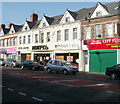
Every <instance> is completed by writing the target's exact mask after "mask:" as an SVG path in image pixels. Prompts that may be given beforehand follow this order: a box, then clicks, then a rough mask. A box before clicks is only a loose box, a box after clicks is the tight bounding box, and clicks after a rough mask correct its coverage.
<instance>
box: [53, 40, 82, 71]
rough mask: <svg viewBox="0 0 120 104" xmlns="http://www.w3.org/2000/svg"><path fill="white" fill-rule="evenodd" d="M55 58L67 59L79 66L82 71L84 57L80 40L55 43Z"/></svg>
mask: <svg viewBox="0 0 120 104" xmlns="http://www.w3.org/2000/svg"><path fill="white" fill-rule="evenodd" d="M54 59H59V60H66V61H68V62H71V63H72V64H73V65H75V66H78V67H79V70H80V71H82V69H83V68H82V65H81V62H82V58H81V50H80V44H79V42H71V43H63V44H62V43H61V44H56V45H55V50H54Z"/></svg>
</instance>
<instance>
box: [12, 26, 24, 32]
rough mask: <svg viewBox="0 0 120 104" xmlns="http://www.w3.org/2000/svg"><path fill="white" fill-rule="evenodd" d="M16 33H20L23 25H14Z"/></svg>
mask: <svg viewBox="0 0 120 104" xmlns="http://www.w3.org/2000/svg"><path fill="white" fill-rule="evenodd" d="M13 27H14V29H15V32H17V31H19V30H20V29H21V28H22V27H23V26H22V25H13Z"/></svg>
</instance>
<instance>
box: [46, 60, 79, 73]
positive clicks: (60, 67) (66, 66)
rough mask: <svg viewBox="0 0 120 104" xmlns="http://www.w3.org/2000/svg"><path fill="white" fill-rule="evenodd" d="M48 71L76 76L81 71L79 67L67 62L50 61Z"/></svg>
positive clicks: (47, 66)
mask: <svg viewBox="0 0 120 104" xmlns="http://www.w3.org/2000/svg"><path fill="white" fill-rule="evenodd" d="M46 70H47V71H48V73H51V72H52V71H56V72H57V73H58V72H63V73H64V74H65V75H66V74H68V73H72V74H76V73H77V72H78V71H79V70H78V67H76V66H73V65H72V64H71V63H70V62H67V61H65V60H50V61H49V62H48V63H47V65H46Z"/></svg>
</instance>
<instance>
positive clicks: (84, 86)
mask: <svg viewBox="0 0 120 104" xmlns="http://www.w3.org/2000/svg"><path fill="white" fill-rule="evenodd" d="M104 85H109V84H92V85H83V86H81V87H94V86H104Z"/></svg>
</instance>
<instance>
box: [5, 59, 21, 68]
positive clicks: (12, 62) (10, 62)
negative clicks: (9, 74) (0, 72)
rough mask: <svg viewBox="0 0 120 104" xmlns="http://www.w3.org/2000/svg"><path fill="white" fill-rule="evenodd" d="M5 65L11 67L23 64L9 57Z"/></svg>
mask: <svg viewBox="0 0 120 104" xmlns="http://www.w3.org/2000/svg"><path fill="white" fill-rule="evenodd" d="M5 66H6V67H7V66H10V67H21V64H20V63H19V62H17V61H16V60H14V59H11V58H8V59H6V61H5Z"/></svg>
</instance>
